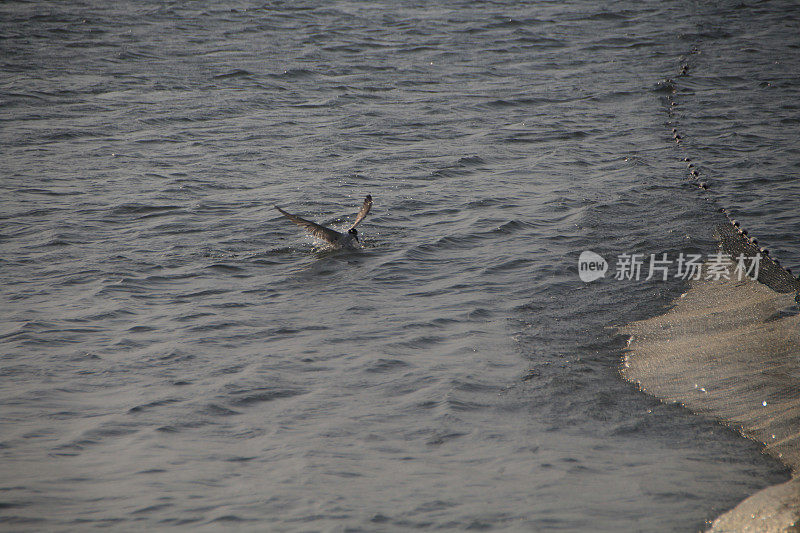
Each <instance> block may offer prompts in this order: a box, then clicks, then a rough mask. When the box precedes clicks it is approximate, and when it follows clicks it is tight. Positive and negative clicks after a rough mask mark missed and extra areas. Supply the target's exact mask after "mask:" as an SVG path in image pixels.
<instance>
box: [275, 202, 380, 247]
mask: <svg viewBox="0 0 800 533" xmlns="http://www.w3.org/2000/svg"><path fill="white" fill-rule="evenodd" d="M371 208H372V196H370V195H369V194H368V195H367V197H366V198H364V203H363V204H362V205H361V209H360V210H359V211H358V215H356V220H355V222H353V225H352V226H350V229H348V230H347V231H346V232H344V233H340V232H338V231H336V230H333V229H331V228H326V227H325V226H321V225H319V224H317V223H316V222H311V221H310V220H306V219H304V218H300V217H299V216H297V215H293V214H291V213H287V212H286V211H284V210H283V209H281V208H280V207H278V206H277V205H276V206H275V209H277V210H278V211H280V213H281V214H282V215H283V216H285V217H286V218H288V219H289V220H291V221H292V222H294V223H295V224H297V225H298V226H300V227H301V228H304V229H305V230H306V231H307V232H308V234H309V235H311V236H312V237H315V238H317V239H319V240H322V241H325V242H326V243H328V244H329V245H330V246H331V247H333V248H346V249H349V250H354V249H356V248H359V247H360V244H361V243H360V242H359V241H358V230H356V226H358V225H359V223H361V221H362V220H364V217H366V216H367V213H369V210H370V209H371Z"/></svg>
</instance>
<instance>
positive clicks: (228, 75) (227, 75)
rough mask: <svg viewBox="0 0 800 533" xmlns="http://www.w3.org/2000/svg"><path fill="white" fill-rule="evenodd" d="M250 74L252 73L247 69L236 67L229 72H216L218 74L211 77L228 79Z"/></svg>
mask: <svg viewBox="0 0 800 533" xmlns="http://www.w3.org/2000/svg"><path fill="white" fill-rule="evenodd" d="M252 75H253V73H252V72H250V71H248V70H244V69H238V68H237V69H235V70H232V71H230V72H226V73H225V74H218V75H216V76H214V78H213V79H215V80H226V79H229V78H242V77H247V76H252Z"/></svg>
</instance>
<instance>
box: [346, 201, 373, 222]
mask: <svg viewBox="0 0 800 533" xmlns="http://www.w3.org/2000/svg"><path fill="white" fill-rule="evenodd" d="M370 209H372V195H369V194H368V195H367V197H366V198H364V203H363V204H362V205H361V210H360V211H359V212H358V216H356V221H355V222H353V225H352V226H350V229H353V228H355V227H356V226H358V225H359V223H360V222H361V221H362V220H364V217H365V216H367V213H369V210H370Z"/></svg>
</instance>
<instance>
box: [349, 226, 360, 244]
mask: <svg viewBox="0 0 800 533" xmlns="http://www.w3.org/2000/svg"><path fill="white" fill-rule="evenodd" d="M347 233H349V234H350V235H352V236H353V237H355V239H356V240H358V230H357V229H356V228H350V231H348V232H347ZM359 242H360V241H359Z"/></svg>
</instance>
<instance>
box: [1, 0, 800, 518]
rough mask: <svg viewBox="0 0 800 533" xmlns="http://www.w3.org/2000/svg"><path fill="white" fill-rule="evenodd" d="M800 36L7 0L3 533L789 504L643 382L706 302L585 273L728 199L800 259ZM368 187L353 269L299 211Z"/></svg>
mask: <svg viewBox="0 0 800 533" xmlns="http://www.w3.org/2000/svg"><path fill="white" fill-rule="evenodd" d="M798 14H800V13H798V8H797V6H796V5H794V4H791V3H785V2H772V3H765V4H759V5H758V6H755V7H754V6H740V5H739V4H737V3H735V2H722V3H720V5H718V6H715V7H713V8H712V7H708V8H703V7H697V6H696V5H695V4H694V3H688V2H666V3H642V2H630V1H620V2H613V3H610V4H603V5H598V4H597V3H595V2H586V1H574V2H503V1H498V2H492V3H486V4H484V3H481V4H478V3H472V2H465V1H463V0H458V1H451V2H441V3H431V4H425V3H417V2H399V3H398V2H385V3H381V2H370V3H357V2H332V3H329V2H311V1H309V2H296V3H295V2H292V3H283V2H278V1H275V2H266V3H264V2H252V3H251V2H232V3H228V4H226V5H225V6H224V7H222V6H221V5H218V4H216V3H203V2H198V3H191V4H188V5H184V4H183V3H165V2H144V1H143V2H136V3H134V2H118V3H113V4H108V3H99V2H98V3H95V2H83V3H76V4H69V5H66V4H63V3H34V4H31V3H26V2H8V3H3V4H2V5H0V24H2V26H0V31H1V32H2V40H0V47H1V48H0V49H1V50H2V54H1V61H2V70H3V73H4V76H3V79H2V81H0V120H2V127H1V128H0V146H2V159H0V178H1V179H2V181H1V182H0V184H1V186H2V189H3V194H2V200H0V202H1V203H0V216H1V217H2V220H0V247H2V248H1V251H2V253H1V254H0V276H2V287H1V288H0V290H2V299H3V303H2V307H3V313H2V314H0V321H1V322H0V328H1V329H0V342H2V353H1V354H0V355H2V370H1V372H2V379H1V380H0V406H2V408H1V409H0V457H2V461H3V464H2V469H0V471H1V472H2V474H0V502H1V503H2V507H0V520H2V522H0V524H2V526H0V527H2V528H4V529H8V530H14V531H22V530H26V531H27V530H29V531H42V530H49V531H56V530H86V529H89V528H93V527H104V526H112V527H113V528H115V529H117V530H131V529H148V530H160V529H168V528H170V527H174V526H183V527H184V528H185V529H191V530H208V531H215V530H219V529H233V530H252V531H264V530H273V531H290V530H291V531H294V530H304V531H316V530H333V531H339V530H348V531H376V530H411V529H426V530H428V529H445V530H447V529H451V530H464V529H467V528H471V529H486V530H503V529H505V530H514V531H519V530H529V531H530V530H533V531H545V530H548V531H549V530H561V531H577V530H584V531H588V530H592V531H687V530H688V531H696V530H699V529H701V528H703V527H704V526H705V524H706V523H707V521H709V520H712V519H713V518H714V517H715V516H716V515H718V514H719V513H721V512H723V511H725V510H727V509H730V508H731V507H733V506H734V505H736V503H738V502H739V501H740V500H742V499H743V498H745V497H746V496H747V495H749V494H751V493H752V492H755V491H756V490H758V489H760V488H763V487H766V486H769V485H772V484H775V483H778V482H780V481H783V480H785V479H788V473H787V471H786V469H785V468H784V467H782V466H781V465H779V464H777V463H776V462H774V461H773V460H772V459H769V458H767V457H765V456H762V455H761V454H760V450H759V447H758V445H757V444H756V443H753V442H749V441H747V440H745V439H743V438H741V437H740V436H738V435H737V434H736V433H734V432H733V431H731V430H729V429H726V428H725V427H723V426H721V425H718V424H715V423H714V422H713V421H708V420H704V419H701V418H699V417H697V416H695V415H692V414H691V413H690V412H688V411H687V410H685V409H682V408H680V407H678V406H675V405H663V404H661V403H659V402H658V401H657V400H655V399H654V398H651V397H649V396H647V395H645V394H643V393H641V392H639V391H637V390H635V388H634V387H633V386H632V385H630V384H628V383H626V382H624V381H623V380H622V379H621V378H620V376H619V364H620V356H621V350H622V348H623V347H624V345H625V339H624V338H623V337H621V336H619V335H617V334H615V332H614V330H612V329H610V328H609V327H608V326H611V325H614V324H622V323H625V322H628V321H630V320H636V319H641V318H645V317H647V316H651V315H653V314H655V313H658V312H659V311H661V310H663V308H664V306H665V305H667V303H668V302H669V300H670V299H671V298H673V297H675V296H676V295H678V294H680V292H681V290H683V285H682V284H681V283H680V282H679V281H674V280H671V281H670V282H667V283H658V282H645V281H640V282H638V283H637V282H634V281H615V280H613V279H610V278H609V279H605V280H602V281H599V282H596V283H593V284H584V283H583V282H581V281H580V280H579V279H578V275H577V268H576V262H577V257H578V254H579V253H580V252H581V251H583V250H587V249H590V250H594V251H595V252H598V253H600V254H602V255H604V256H605V257H606V259H609V260H612V258H613V257H614V256H615V255H617V254H619V253H623V252H637V253H646V254H650V253H662V252H669V253H677V252H678V251H693V250H698V251H703V252H707V251H710V250H712V249H713V240H712V238H711V236H710V234H709V233H708V232H707V231H706V230H707V229H708V228H710V227H711V225H713V224H714V223H716V222H719V221H720V220H721V219H722V218H723V215H722V214H720V213H718V212H717V210H718V209H719V208H721V207H724V208H727V209H729V210H730V211H731V212H732V213H734V215H735V216H737V217H739V218H740V219H742V220H743V221H744V223H746V224H747V225H748V227H751V228H753V229H751V231H753V232H754V233H756V234H758V235H760V236H761V238H762V240H764V241H766V242H768V243H769V244H770V246H771V247H773V248H774V249H775V250H776V253H777V254H778V255H779V256H780V257H782V259H783V260H784V263H788V264H790V265H791V264H795V265H796V264H798V258H799V257H800V244H798V241H797V239H796V238H795V236H796V235H797V234H798V230H800V218H798V216H797V213H798V210H797V208H798V198H800V195H798V193H800V190H799V189H798V185H797V181H796V180H795V179H794V176H795V175H796V173H797V168H798V165H800V157H798V148H797V143H796V139H797V134H798V131H797V130H798V124H799V123H800V121H799V120H798V116H799V115H798V104H797V102H798V99H797V95H798V94H797V93H798V87H800V85H798V79H797V76H798V74H797V73H798V72H800V69H798V68H797V67H798V64H797V63H798V60H799V59H798V54H797V48H798V37H797V36H798V35H800V32H797V31H796V30H797V25H798V24H797V21H798ZM773 61H777V62H778V63H773ZM682 65H688V66H689V68H688V72H687V73H686V74H684V75H682V76H679V73H680V70H681V67H682ZM670 80H671V81H670ZM765 83H766V85H765ZM671 87H674V88H675V92H674V93H673V92H672V89H671ZM673 101H674V102H675V103H676V105H675V106H673V105H672V102H673ZM673 108H674V109H673ZM672 127H679V128H680V131H681V134H682V135H683V137H684V140H683V142H682V143H676V142H674V140H673V138H672V133H671V128H672ZM688 156H691V158H692V159H693V160H694V161H695V162H696V163H697V165H698V168H700V169H701V171H702V172H703V177H704V179H707V180H708V181H709V183H710V185H711V187H710V189H709V190H708V191H705V190H702V189H699V188H698V187H696V186H695V184H694V182H693V181H692V180H688V179H687V177H688V176H687V167H686V162H685V161H683V158H684V157H688ZM368 193H369V194H372V195H373V197H374V198H375V206H374V208H373V212H372V213H371V214H370V216H369V217H368V218H367V219H366V220H365V221H364V222H363V223H362V225H361V226H359V230H360V232H361V235H362V240H363V241H364V243H365V248H364V249H363V250H360V251H355V252H347V251H339V252H333V253H319V252H318V251H316V250H315V247H314V244H313V242H312V241H311V240H310V239H308V238H306V237H304V236H303V235H302V233H301V232H300V231H299V230H298V228H297V227H295V226H294V225H292V224H291V223H288V222H287V221H286V220H285V219H283V218H282V217H281V216H280V215H279V214H278V213H277V212H276V211H275V210H274V209H273V206H274V205H280V206H282V207H284V208H286V209H287V210H289V211H291V212H295V213H298V214H300V215H301V216H304V217H307V218H310V219H312V220H316V221H318V222H321V223H325V224H331V225H333V226H334V227H337V228H342V227H346V224H347V220H352V217H353V215H354V214H355V212H356V211H357V209H358V206H359V205H360V202H361V201H362V199H363V197H364V196H365V195H366V194H368ZM348 217H349V218H348ZM612 261H613V260H612ZM612 268H613V265H612Z"/></svg>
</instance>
